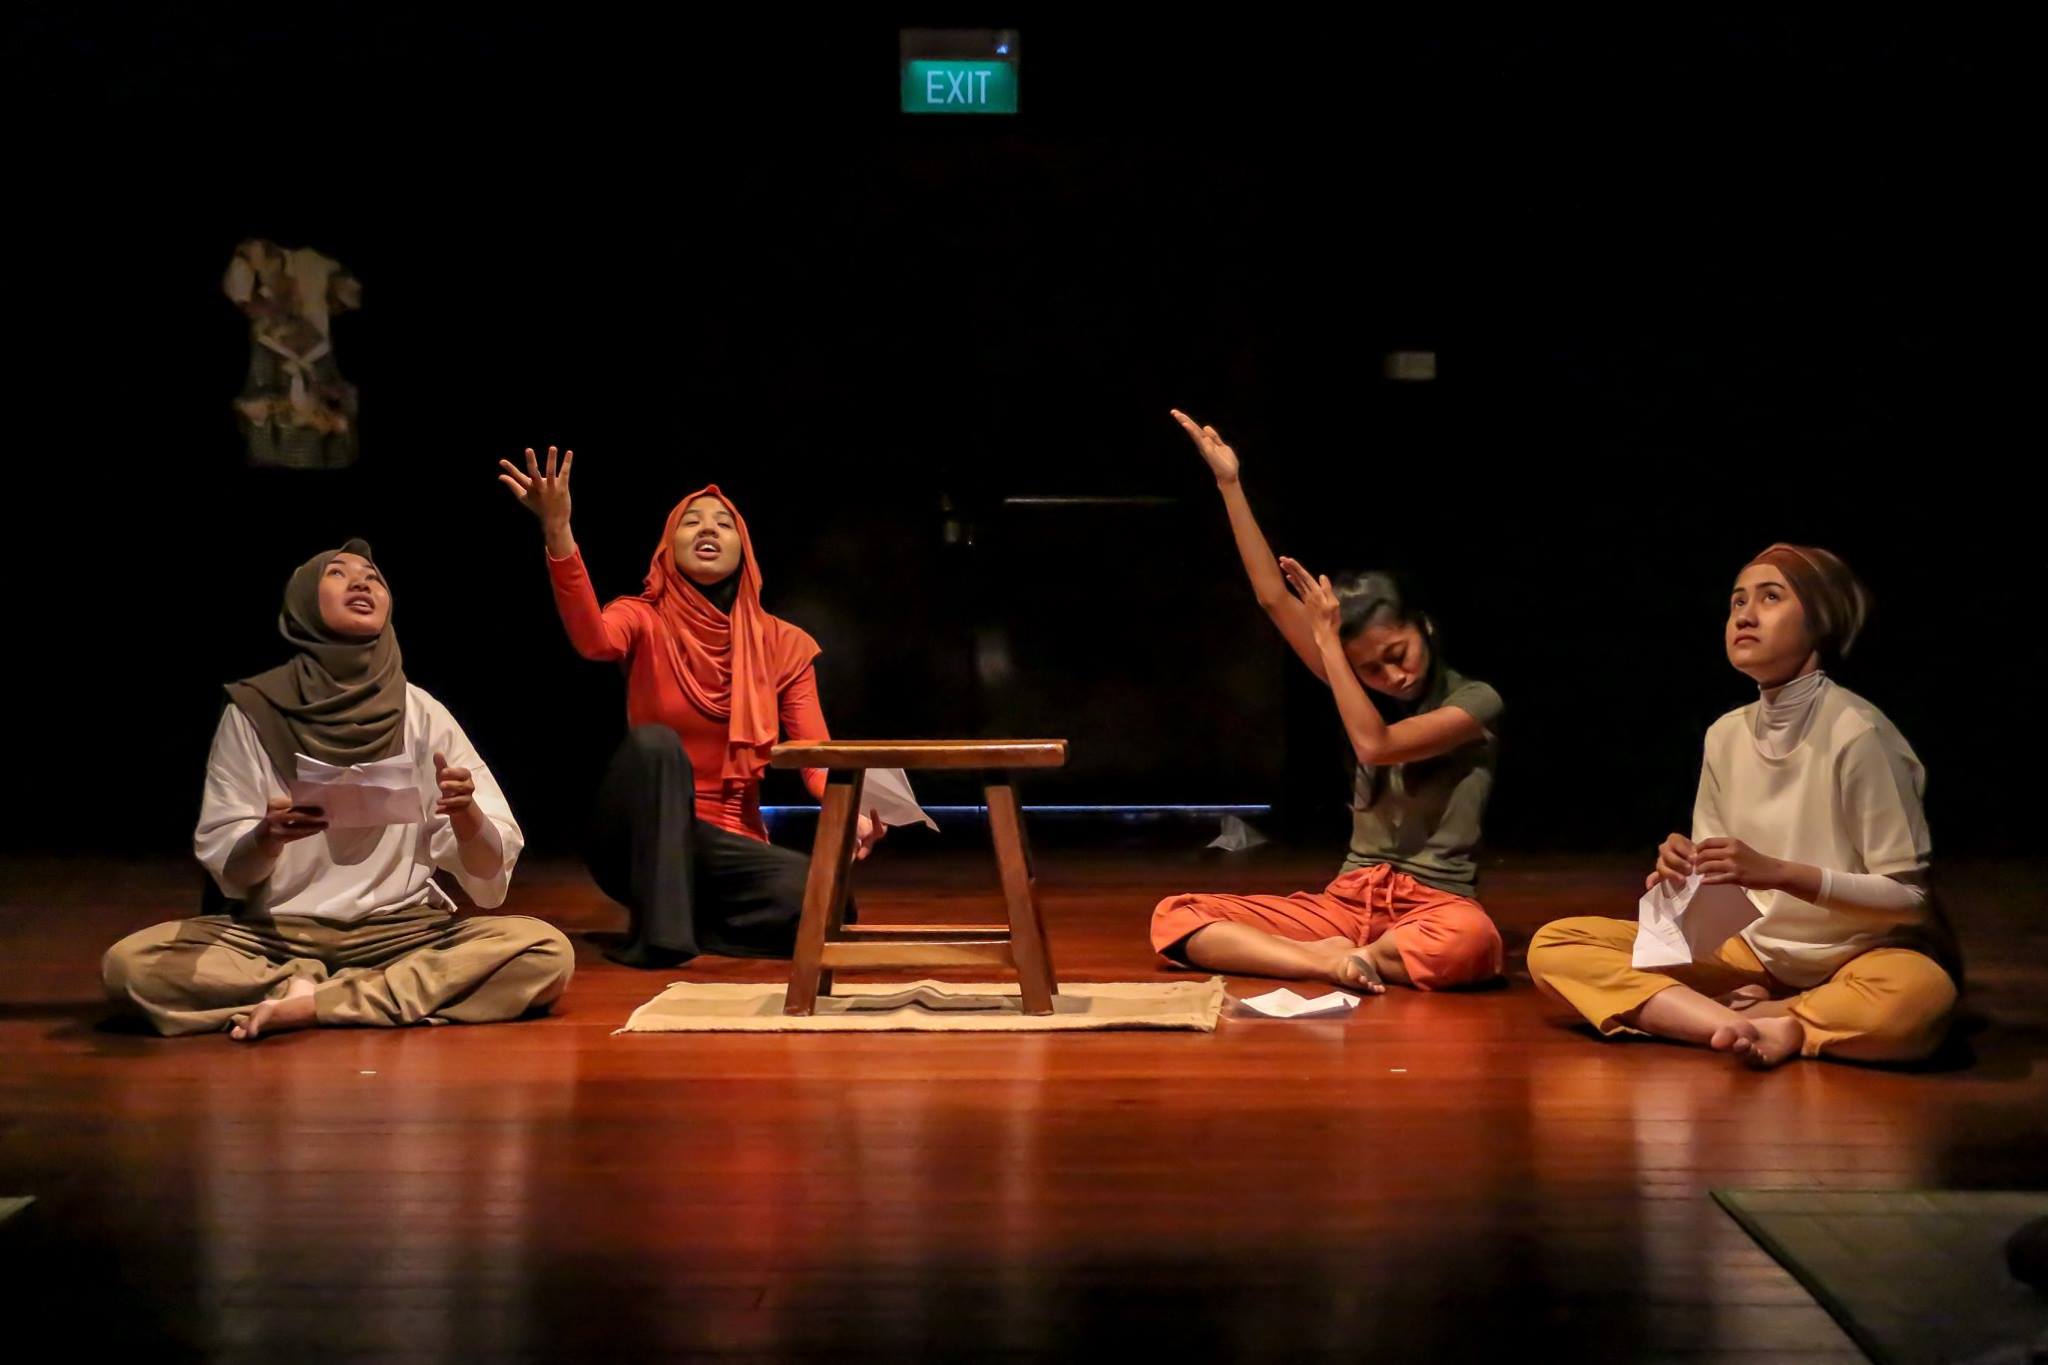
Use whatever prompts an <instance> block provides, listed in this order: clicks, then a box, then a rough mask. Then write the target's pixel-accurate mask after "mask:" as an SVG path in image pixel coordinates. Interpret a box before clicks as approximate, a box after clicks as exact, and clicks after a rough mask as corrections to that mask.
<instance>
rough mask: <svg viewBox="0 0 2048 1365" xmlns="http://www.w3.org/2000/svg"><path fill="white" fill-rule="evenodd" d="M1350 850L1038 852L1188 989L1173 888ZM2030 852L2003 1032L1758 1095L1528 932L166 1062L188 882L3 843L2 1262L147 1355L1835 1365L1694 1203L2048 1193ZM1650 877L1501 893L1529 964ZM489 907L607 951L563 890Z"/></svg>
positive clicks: (1115, 948)
mask: <svg viewBox="0 0 2048 1365" xmlns="http://www.w3.org/2000/svg"><path fill="white" fill-rule="evenodd" d="M1324 861H1325V860H1324V859H1322V858H1320V857H1316V856H1307V855H1300V854H1295V853H1289V852H1286V851H1283V850H1271V849H1268V850H1260V851H1259V852H1257V853H1255V854H1252V855H1248V856H1245V857H1241V858H1235V859H1222V858H1217V857H1215V856H1214V855H1211V856H1209V857H1207V858H1196V857H1194V856H1190V855H1181V854H1158V853H1137V852H1128V851H1126V852H1106V851H1093V852H1072V853H1066V854H1061V853H1057V852H1049V853H1046V854H1045V855H1044V856H1043V857H1042V860H1041V862H1042V866H1041V875H1042V878H1043V881H1044V883H1045V891H1046V894H1047V897H1048V916H1049V920H1050V925H1051V932H1052V935H1053V942H1054V946H1055V949H1056V954H1057V959H1058V963H1059V967H1060V970H1061V972H1062V973H1063V974H1064V975H1066V976H1068V977H1070V978H1073V979H1096V980H1107V979H1126V980H1128V979H1139V978H1144V977H1149V976H1153V975H1155V974H1163V973H1161V969H1160V967H1159V966H1158V964H1157V963H1156V962H1155V961H1154V960H1153V959H1152V958H1151V955H1150V953H1149V952H1148V950H1147V948H1146V945H1145V939H1144V932H1143V931H1144V926H1145V921H1146V916H1147V914H1148V912H1149V910H1150V907H1151V904H1152V902H1153V901H1154V900H1156V899H1157V898H1158V897H1159V896H1160V895H1163V894H1166V893H1168V892H1171V891H1175V890H1183V889H1192V888H1195V887H1211V886H1213V887H1219V888H1230V887H1236V888H1242V889H1254V888H1257V889H1277V888H1287V887H1292V886H1295V885H1301V884H1306V883H1307V882H1309V881H1312V880H1314V879H1315V878H1316V877H1317V875H1318V874H1320V873H1322V872H1325V871H1326V869H1325V867H1324ZM2042 870H2043V869H2041V868H2040V867H2038V866H2023V865H2016V864H2008V865H1986V866H1980V867H1974V868H1962V869H1957V870H1956V871H1955V872H1954V874H1953V875H1951V876H1949V877H1948V878H1946V879H1945V883H1944V884H1945V889H1946V890H1947V892H1948V894H1949V897H1950V900H1951V904H1953V905H1954V906H1955V907H1956V909H1957V914H1958V918H1959V920H1960V921H1961V929H1962V933H1963V936H1964V940H1965V944H1966V947H1967V948H1968V950H1969V951H1970V954H1971V958H1972V962H1973V968H1974V970H1975V975H1974V977H1973V986H1974V988H1975V989H1974V993H1973V996H1972V1008H1973V1010H1974V1011H1975V1012H1976V1014H1977V1015H1978V1016H1980V1018H1979V1021H1978V1022H1977V1023H1975V1024H1974V1025H1972V1027H1971V1028H1970V1029H1969V1031H1968V1032H1967V1033H1966V1036H1965V1038H1964V1040H1963V1043H1962V1045H1961V1046H1960V1047H1959V1048H1958V1050H1957V1052H1956V1053H1955V1055H1954V1056H1952V1057H1950V1058H1948V1059H1946V1060H1945V1062H1944V1065H1943V1066H1941V1067H1937V1068H1934V1069H1930V1070H1927V1071H1925V1072H1922V1073H1918V1074H1900V1073H1892V1072H1878V1071H1871V1070H1862V1069H1856V1068H1851V1067H1841V1066H1828V1065H1818V1064H1797V1065H1794V1066H1791V1067H1788V1068H1786V1069H1785V1070H1784V1071H1782V1072H1779V1073H1775V1074H1770V1075H1755V1074H1752V1073H1749V1072H1747V1071H1743V1070H1740V1069H1738V1068H1736V1067H1734V1066H1732V1065H1729V1064H1728V1063H1726V1062H1725V1061H1723V1060H1722V1059H1720V1058H1716V1057H1713V1056H1711V1055H1706V1054H1700V1053H1694V1052H1689V1051H1685V1050H1681V1049H1677V1048H1671V1047H1665V1046H1661V1045H1656V1044H1640V1043H1635V1044H1631V1043H1620V1044H1601V1043H1596V1042H1594V1041H1592V1040H1591V1039H1590V1038H1589V1037H1587V1036H1585V1035H1583V1034H1580V1033H1577V1032H1573V1031H1569V1030H1564V1029H1559V1028H1556V1027H1553V1026H1551V1025H1549V1024H1547V1023H1545V1022H1544V1021H1543V1019H1542V1018H1541V1016H1540V1013H1539V1009H1538V1004H1537V1000H1536V997H1535V996H1534V994H1533V993H1532V991H1531V990H1530V989H1529V987H1528V984H1527V980H1526V978H1525V977H1522V976H1521V975H1520V969H1519V954H1518V953H1517V954H1516V957H1515V961H1514V971H1515V973H1516V977H1515V980H1514V981H1513V983H1512V984H1511V986H1510V987H1509V988H1508V989H1506V990H1502V991H1494V992H1483V993H1478V994H1472V995H1460V996H1441V997H1433V998H1425V997H1418V996H1415V995H1413V994H1410V993H1403V992H1396V993H1393V994H1390V995H1389V996H1387V997H1385V998H1384V999H1381V1000H1375V1001H1368V1002H1367V1003H1366V1004H1365V1005H1364V1006H1362V1007H1361V1008H1360V1009H1358V1010H1357V1011H1355V1012H1354V1014H1353V1015H1352V1016H1351V1017H1349V1018H1347V1019H1342V1020H1334V1021H1322V1022H1309V1023H1298V1022H1285V1021H1237V1020H1226V1021H1225V1023H1224V1025H1223V1026H1222V1028H1221V1029H1220V1030H1219V1031H1218V1032H1217V1033H1216V1034H1214V1035H1212V1036H1202V1035H1188V1034H1085V1035H1025V1036H1002V1037H992V1036H976V1035H901V1036H886V1035H883V1036H863V1035H802V1036H799V1035H787V1034H785V1035H760V1036H716V1035H636V1036H633V1037H613V1036H612V1035H611V1030H612V1029H613V1028H615V1027H616V1026H617V1025H618V1024H619V1023H620V1022H622V1021H623V1020H624V1018H625V1016H626V1014H627V1013H628V1012H629V1011H630V1010H631V1009H632V1007H633V1006H635V1005H637V1004H639V1003H641V1002H642V1001H643V1000H645V999H646V998H648V997H650V996H652V995H653V994H655V993H656V992H657V991H658V990H659V989H660V987H661V986H662V984H663V983H664V982H665V981H666V980H667V979H669V978H668V977H667V976H664V975H662V974H659V973H654V974H642V973H633V972H629V971H626V970H624V969H621V968H617V967H613V966H611V965H609V964H607V963H604V962H603V961H602V960H600V959H599V958H598V957H597V956H596V954H595V952H594V951H592V950H591V948H590V946H589V945H588V944H584V943H581V942H579V956H580V963H579V969H578V970H579V974H578V977H577V979H576V981H575V983H574V984H573V986H572V988H571V991H570V994H569V996H568V998H567V1000H566V1001H565V1002H564V1005H563V1007H562V1008H561V1009H560V1010H559V1011H558V1013H557V1014H556V1015H554V1016H553V1017H551V1018H548V1019H545V1020H541V1021H536V1022H532V1023H524V1024H516V1025H506V1026H496V1027H488V1028H445V1029H434V1030H425V1029H422V1030H412V1031H407V1032H404V1033H378V1032H332V1033H327V1032H322V1033H311V1034H302V1035H293V1036H289V1037H282V1038H278V1039H274V1040H272V1041H270V1042H266V1043H263V1044H261V1045H259V1046H258V1047H255V1048H253V1049H244V1048H240V1047H237V1046H235V1045H233V1044H231V1043H229V1042H228V1041H226V1040H225V1039H224V1038H220V1039H216V1038H200V1039H181V1040H159V1039H155V1038H152V1037H146V1036H141V1035H138V1034H135V1033H133V1032H132V1031H122V1030H120V1029H119V1028H116V1027H113V1026H110V1025H109V1024H107V1023H106V1022H105V1020H106V1012H105V1011H104V1010H103V1009H102V1008H101V1007H100V1006H99V1005H98V1003H97V980H96V976H95V964H96V961H97V956H98V953H99V951H100V949H101V948H102V947H104V946H105V945H106V944H107V943H110V942H112V941H113V940H114V939H115V938H117V937H118V936H120V935H121V934H122V933H125V932H127V931H128V930H130V929H133V928H136V927H138V926H140V925H141V924H143V923H146V922H148V921H150V920H152V919H156V918H161V917H164V916H165V915H167V914H170V913H175V912H177V911H178V910H179V909H181V908H182V907H183V906H184V905H186V904H187V903H189V897H190V888H191V885H192V881H191V878H190V876H189V874H188V873H187V872H186V871H185V870H184V869H182V868H179V867H177V866H175V865H172V864H138V865H132V866H118V865H117V866H94V867H91V868H86V867H82V866H78V865H71V864H64V863H60V862H55V861H44V862H39V863H15V864H11V865H8V866H7V867H5V868H4V872H5V885H6V891H5V907H4V910H0V1055H4V1057H5V1059H6V1060H5V1062H4V1065H0V1194H11V1193H24V1194H34V1195H36V1196H38V1199H39V1202H38V1205H37V1206H36V1208H35V1209H34V1210H33V1211H32V1213H31V1215H29V1216H28V1217H27V1218H25V1219H24V1220H20V1222H21V1224H22V1226H20V1227H10V1228H9V1229H7V1230H5V1231H4V1232H0V1254H5V1255H6V1257H7V1259H8V1261H9V1263H10V1265H11V1267H12V1269H11V1272H10V1283H11V1285H13V1286H14V1287H16V1288H18V1289H20V1290H22V1291H23V1293H22V1296H21V1298H20V1300H19V1303H20V1305H21V1307H20V1310H19V1313H20V1316H21V1317H22V1319H23V1320H24V1321H29V1322H38V1323H40V1325H43V1326H46V1327H49V1328H51V1329H53V1330H62V1331H70V1332H74V1333H76V1332H80V1331H86V1332H90V1333H91V1335H92V1339H93V1340H94V1341H95V1342H96V1343H97V1344H99V1345H100V1346H102V1347H103V1348H104V1347H110V1346H120V1345H127V1346H141V1345H148V1346H150V1348H151V1349H152V1351H153V1352H155V1354H156V1357H157V1358H162V1359H179V1358H196V1357H207V1358H216V1359H237V1358H255V1357H259V1356H265V1357H271V1358H275V1357H276V1356H278V1355H279V1353H280V1352H283V1351H296V1352H302V1353H303V1352H308V1351H317V1352H319V1353H321V1354H323V1355H328V1356H335V1355H339V1356H351V1355H352V1356H357V1357H360V1358H365V1359H369V1358H375V1359H380V1360H413V1359H417V1360H449V1359H465V1360H483V1359H531V1360H562V1359H587V1358H594V1357H597V1356H604V1357H607V1358H625V1359H631V1358H651V1357H656V1356H663V1355H673V1354H679V1353H682V1354H695V1353H716V1354H720V1355H723V1356H729V1357H734V1358H747V1357H752V1358H760V1359H777V1358H788V1357H796V1356H806V1355H816V1356H824V1355H834V1356H840V1357H843V1358H906V1357H926V1356H942V1355H949V1356H971V1357H992V1358H1002V1357H1005V1356H1010V1357H1032V1356H1061V1357H1066V1356H1071V1355H1073V1354H1074V1353H1075V1352H1076V1351H1077V1350H1082V1349H1090V1348H1092V1350H1093V1352H1094V1353H1096V1354H1101V1353H1106V1352H1108V1351H1111V1350H1117V1349H1123V1348H1130V1349H1136V1350H1139V1351H1143V1352H1146V1353H1152V1352H1160V1351H1166V1350H1172V1351H1177V1352H1182V1353H1186V1354H1190V1355H1193V1356H1196V1357H1213V1358H1232V1357H1242V1356H1248V1355H1261V1354H1275V1353H1300V1354H1307V1355H1312V1356H1343V1357H1347V1358H1358V1357H1361V1356H1368V1355H1370V1356H1377V1357H1381V1358H1394V1359H1402V1358H1431V1359H1488V1358H1491V1359H1500V1358H1510V1357H1526V1356H1527V1355H1529V1354H1530V1353H1531V1352H1536V1351H1541V1352H1543V1353H1552V1352H1555V1353H1570V1354H1573V1355H1575V1356H1576V1357H1578V1358H1581V1359H1642V1358H1660V1357H1671V1358H1684V1359H1711V1358H1717V1357H1726V1358H1730V1359H1743V1360H1751V1361H1757V1360H1766V1359H1772V1358H1780V1359H1786V1360H1791V1359H1799V1360H1812V1359H1816V1358H1827V1357H1829V1356H1835V1357H1839V1358H1841V1359H1845V1360H1847V1359H1854V1358H1856V1357H1855V1354H1854V1351H1853V1348H1852V1347H1851V1346H1850V1344H1849V1342H1848V1340H1847V1338H1846V1337H1844V1336H1843V1335H1842V1334H1841V1332H1840V1331H1839V1330H1837V1329H1836V1328H1835V1326H1834V1324H1833V1323H1832V1322H1831V1321H1830V1320H1829V1319H1828V1317H1827V1316H1826V1314H1825V1313H1824V1312H1823V1311H1822V1310H1821V1309H1820V1308H1819V1307H1818V1306H1817V1305H1815V1304H1814V1302H1813V1301H1812V1300H1811V1299H1810V1298H1809V1297H1808V1296H1807V1295H1806V1294H1805V1292H1804V1291H1803V1290H1801V1289H1800V1288H1799V1287H1798V1286H1797V1285H1796V1284H1795V1283H1794V1282H1793V1281H1792V1280H1791V1279H1790V1278H1789V1277H1788V1276H1787V1275H1785V1274H1784V1273H1783V1272H1781V1271H1780V1270H1779V1269H1778V1268H1777V1266H1776V1265H1775V1264H1774V1263H1773V1262H1772V1261H1771V1260H1770V1259H1769V1258H1768V1257H1767V1256H1766V1255H1765V1254H1764V1253H1763V1252H1762V1251H1760V1250H1759V1249H1757V1248H1756V1247H1755V1246H1754V1245H1753V1244H1752V1243H1751V1242H1750V1241H1749V1240H1748V1238H1747V1237H1745V1236H1744V1235H1743V1234H1742V1233H1741V1232H1740V1230H1739V1229H1737V1228H1736V1226H1735V1225H1734V1224H1733V1222H1732V1221H1730V1220H1729V1219H1728V1218H1727V1216H1726V1215H1725V1214H1723V1213H1721V1212H1720V1211H1719V1210H1718V1209H1717V1208H1715V1207H1714V1205H1713V1204H1712V1203H1711V1201H1709V1200H1708V1199H1707V1198H1706V1191H1707V1190H1709V1189H1710V1188H1713V1187H1715V1186H1720V1185H1739V1186H1744V1187H1768V1186H1782V1187H1799V1188H1805V1187H1827V1188H1910V1187H1923V1186H1935V1187H1956V1188H1991V1187H2000V1186H2007V1187H2020V1188H2041V1187H2043V1186H2044V1185H2048V1155H2044V1153H2048V1141H2044V1136H2048V1135H2044V1125H2048V1075H2044V1072H2043V1068H2042V1064H2041V1055H2042V1051H2043V1040H2044V1025H2048V926H2044V924H2043V922H2042V921H2041V920H2040V918H2039V917H2038V916H2037V915H2036V913H2035V911H2036V907H2037V905H2038V896H2037V895H2036V894H2035V892H2034V890H2033V888H2035V887H2038V886H2039V885H2040V884H2041V876H2040V874H2041V872H2042ZM863 875H864V878H865V880H864V881H863V882H862V884H861V887H860V889H861V891H862V894H863V897H864V900H863V904H864V907H865V910H864V913H866V914H868V915H869V916H870V917H871V918H873V919H876V920H883V919H886V918H888V911H889V906H890V905H891V904H896V905H908V904H910V903H912V902H915V903H916V907H917V911H918V913H919V915H920V916H922V917H927V918H946V919H954V918H971V917H972V916H973V914H974V912H975V910H976V908H977V906H991V907H992V905H993V901H992V899H990V896H991V893H992V888H989V887H986V886H985V885H984V882H985V881H986V880H987V879H989V878H990V877H991V876H992V873H990V871H989V870H988V867H987V863H986V858H985V856H982V857H976V856H969V855H965V854H962V855H959V856H955V855H953V854H950V853H945V854H934V855H929V856H911V855H908V854H906V855H903V856H899V857H895V858H893V859H889V858H884V859H878V860H877V862H876V864H875V865H873V866H872V867H869V868H864V869H863ZM1638 876H1639V873H1638V872H1637V871H1636V869H1635V868H1634V866H1633V864H1628V863H1622V862H1607V861H1586V860H1562V859H1557V860H1509V861H1506V862H1503V863H1502V864H1500V865H1499V866H1496V867H1494V868H1492V869H1490V870H1489V872H1488V874H1487V880H1486V883H1485V887H1486V891H1487V896H1488V900H1489V902H1490V903H1491V905H1492V907H1493V908H1494V910H1495V912H1496V914H1497V916H1498V918H1499V919H1500V920H1501V922H1502V924H1503V926H1504V928H1505V929H1506V931H1507V933H1508V937H1509V940H1510V943H1511V945H1512V946H1513V947H1514V948H1516V949H1519V947H1520V945H1521V944H1523V943H1525V942H1526V941H1527V938H1528V935H1529V933H1530V932H1531V931H1532V930H1533V929H1534V928H1535V927H1536V926H1537V925H1539V924H1541V923H1542V922H1543V921H1545V920H1547V919H1550V918H1553V917H1555V916H1558V915H1563V914H1571V913H1585V912H1588V911H1596V910H1603V909H1604V910H1608V911H1617V910H1621V909H1625V908H1626V907H1627V906H1629V905H1631V904H1632V903H1633V899H1634V897H1633V895H1632V894H1631V893H1630V886H1631V883H1632V881H1634V880H1635V879H1636V878H1637V877H1638ZM508 910H511V911H514V912H524V913H529V914H540V915H543V916H545V917H547V918H550V919H553V920H555V921H556V922H558V923H560V924H562V925H563V926H564V927H565V928H567V929H569V930H570V931H571V932H572V934H575V935H580V934H582V933H584V932H587V931H592V930H607V929H614V928H617V927H618V926H619V923H620V919H619V915H618V912H617V911H616V910H615V909H613V908H612V907H611V906H609V905H608V903H606V902H604V901H603V900H602V898H601V897H599V896H598V895H597V893H596V892H595V891H594V890H593V889H592V888H590V886H589V885H588V883H587V882H586V881H585V880H584V879H583V877H582V876H581V874H580V873H579V872H578V871H577V870H576V869H574V868H572V867H569V866H567V865H553V866H538V867H533V868H530V869H526V870H523V871H522V873H521V880H520V883H519V884H518V886H517V887H516V888H515V891H514V899H513V902H512V904H511V905H510V906H508ZM776 970H777V969H776V967H775V966H774V965H773V964H763V963H741V962H725V961H717V962H713V961H706V962H704V963H702V964H699V965H697V966H695V967H693V968H692V969H691V973H690V974H691V975H698V976H706V977H712V978H723V979H772V978H774V977H775V975H776ZM1236 988H1237V989H1240V990H1243V991H1247V992H1248V991H1250V990H1253V989H1258V987H1255V986H1252V985H1250V984H1249V983H1240V984H1239V985H1238V986H1237V987H1236Z"/></svg>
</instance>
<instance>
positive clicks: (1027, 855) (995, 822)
mask: <svg viewBox="0 0 2048 1365" xmlns="http://www.w3.org/2000/svg"><path fill="white" fill-rule="evenodd" d="M986 790H987V793H988V827H989V833H990V834H991V835H992V836H993V837H994V839H995V845H996V871H997V872H998V873H999V874H1000V875H1001V877H1002V879H1003V900H1004V902H1005V903H1006V904H1007V905H1008V906H1009V909H1010V956H1011V957H1012V959H1013V960H1014V961H1015V963H1016V966H1017V984H1018V986H1019V987H1020V989H1021V991H1022V993H1023V996H1024V1012H1025V1013H1026V1014H1051V1013H1052V997H1053V995H1054V993H1055V992H1057V991H1058V990H1059V983H1058V982H1057V981H1056V980H1055V979H1054V977H1053V974H1052V955H1051V954H1050V952H1048V951H1047V948H1046V942H1045V920H1044V918H1043V917H1042V916H1041V915H1040V914H1039V911H1038V893H1037V890H1036V888H1035V887H1034V886H1033V884H1032V876H1031V849H1030V845H1028V844H1027V843H1025V841H1024V821H1023V819H1022V816H1021V815H1020V813H1019V811H1018V809H1017V789H1016V788H1015V787H1013V786H1011V785H1010V784H1009V783H1008V782H993V783H990V784H989V786H988V787H987V789H986Z"/></svg>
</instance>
